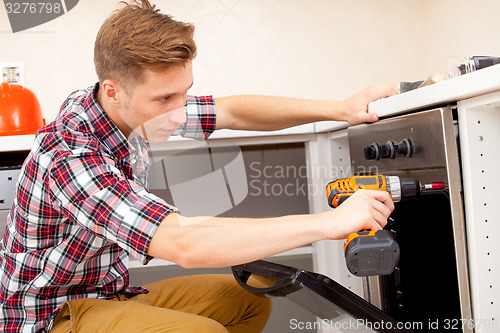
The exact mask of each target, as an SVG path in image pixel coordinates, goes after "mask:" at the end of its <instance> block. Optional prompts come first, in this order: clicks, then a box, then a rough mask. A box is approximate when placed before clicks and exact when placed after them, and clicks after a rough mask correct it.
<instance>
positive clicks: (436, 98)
mask: <svg viewBox="0 0 500 333" xmlns="http://www.w3.org/2000/svg"><path fill="white" fill-rule="evenodd" d="M499 90H500V65H495V66H491V67H488V68H484V69H481V70H478V71H476V72H473V73H469V74H465V75H462V76H459V77H456V78H453V79H449V80H445V81H442V82H439V83H435V84H433V85H430V86H426V87H423V88H418V89H415V90H411V91H408V92H405V93H402V94H399V95H396V96H392V97H389V98H384V99H380V100H378V101H375V102H373V103H370V104H369V105H368V111H369V112H374V113H376V114H378V115H379V116H380V117H386V116H393V115H398V114H403V113H408V112H411V111H415V110H421V109H425V108H430V107H433V106H437V105H443V104H447V103H450V102H456V101H460V100H464V99H468V98H471V97H475V96H479V95H484V94H487V93H490V92H495V91H499ZM315 125H316V132H317V133H319V132H329V131H333V130H338V129H341V128H345V127H347V123H345V122H335V121H329V122H322V123H316V124H315Z"/></svg>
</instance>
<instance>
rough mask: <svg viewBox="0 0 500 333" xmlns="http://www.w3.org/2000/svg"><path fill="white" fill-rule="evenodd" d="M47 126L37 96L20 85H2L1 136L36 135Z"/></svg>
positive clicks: (3, 83) (5, 83) (0, 93)
mask: <svg viewBox="0 0 500 333" xmlns="http://www.w3.org/2000/svg"><path fill="white" fill-rule="evenodd" d="M43 126H45V119H44V118H43V117H42V110H41V108H40V103H39V102H38V99H37V98H36V96H35V94H34V93H33V92H32V91H31V90H29V89H27V88H25V87H23V86H20V85H18V84H9V83H8V82H2V83H1V85H0V136H6V135H26V134H34V133H36V132H37V131H38V130H39V129H40V128H41V127H43Z"/></svg>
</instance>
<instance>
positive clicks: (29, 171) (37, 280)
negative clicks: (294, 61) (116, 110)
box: [0, 85, 215, 332]
mask: <svg viewBox="0 0 500 333" xmlns="http://www.w3.org/2000/svg"><path fill="white" fill-rule="evenodd" d="M98 89H99V87H98V85H96V86H95V88H94V89H92V87H91V88H88V89H86V90H79V91H76V92H74V93H72V94H71V95H70V96H69V97H68V99H67V100H66V101H65V102H64V104H63V106H62V107H61V111H60V113H59V115H58V118H57V119H56V121H54V122H53V123H51V124H49V125H47V126H46V127H44V128H42V129H41V130H40V131H39V132H38V133H37V135H36V139H35V143H34V147H33V149H32V150H31V152H30V154H29V156H28V158H27V159H26V161H25V163H24V165H23V167H22V170H21V175H20V177H19V181H18V184H17V188H16V198H15V200H14V204H13V207H12V210H11V212H10V215H9V220H8V221H7V228H6V232H5V236H4V239H3V240H2V241H1V242H0V302H1V304H0V314H1V318H0V331H1V332H21V331H22V332H41V331H44V330H45V331H48V330H50V328H51V326H52V322H53V319H54V317H55V314H56V313H57V311H58V309H59V308H60V307H61V305H62V304H63V303H64V302H66V301H69V300H72V299H77V298H100V299H109V298H113V297H115V296H117V295H120V294H124V293H132V294H137V293H147V290H146V289H144V288H140V287H133V286H130V285H129V274H128V258H129V254H130V255H132V256H133V257H134V258H136V259H138V260H139V261H140V262H142V263H143V264H147V262H148V261H149V260H150V259H151V258H150V257H149V256H148V255H147V251H148V247H149V243H150V241H151V238H152V237H153V234H154V233H155V231H156V228H157V227H158V226H159V224H160V222H161V221H163V219H164V218H165V217H166V216H167V215H168V214H169V213H171V212H173V211H177V209H176V208H175V207H173V206H171V205H169V204H167V203H166V202H165V201H163V200H162V199H160V198H158V197H156V196H155V195H153V194H151V193H149V192H148V191H147V190H146V189H145V188H147V184H146V179H147V169H148V153H147V149H146V148H147V143H146V142H145V140H144V139H142V138H141V137H136V138H134V139H131V140H127V139H126V138H125V137H124V135H123V134H122V133H121V132H120V131H119V129H118V128H117V127H116V125H115V124H114V123H113V122H112V121H111V119H110V118H109V117H108V116H107V114H106V113H105V112H104V111H103V110H102V108H101V107H100V106H99V104H98V103H97V102H96V100H95V92H96V91H97V90H98ZM185 109H186V113H187V119H188V120H187V122H186V124H184V125H183V126H181V127H180V128H179V130H178V133H179V134H182V135H183V136H185V137H192V138H197V139H203V138H207V137H208V136H209V135H210V134H211V133H212V132H213V130H214V128H215V108H214V103H213V99H212V98H211V97H192V96H189V97H188V101H187V103H186V107H185Z"/></svg>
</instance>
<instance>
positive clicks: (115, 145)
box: [84, 83, 146, 159]
mask: <svg viewBox="0 0 500 333" xmlns="http://www.w3.org/2000/svg"><path fill="white" fill-rule="evenodd" d="M98 91H99V83H96V84H95V85H94V87H93V89H91V90H90V91H89V93H88V94H87V96H86V98H85V101H84V108H85V110H87V113H88V115H89V118H90V122H91V123H92V126H93V128H94V133H95V135H97V136H98V137H99V139H100V140H101V142H103V143H104V145H105V146H106V147H108V149H110V150H111V152H112V154H113V155H114V156H116V157H118V158H119V159H125V158H127V157H129V155H130V153H131V151H135V150H136V147H138V146H140V147H144V148H145V147H146V140H144V139H143V138H142V137H134V138H133V139H131V140H130V141H129V140H127V138H126V137H125V136H124V135H123V133H122V132H121V131H120V129H119V128H118V126H116V124H115V123H114V122H113V120H112V119H111V118H110V117H109V116H108V114H107V113H106V112H105V111H104V110H103V108H102V107H101V105H100V104H99V103H98V102H97V99H96V96H97V92H98ZM135 140H137V141H138V142H137V143H135V142H134V143H133V144H131V141H135Z"/></svg>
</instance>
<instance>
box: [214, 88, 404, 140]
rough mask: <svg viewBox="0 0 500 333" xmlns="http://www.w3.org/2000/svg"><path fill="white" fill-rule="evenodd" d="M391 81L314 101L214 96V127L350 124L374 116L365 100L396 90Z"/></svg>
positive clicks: (281, 127) (374, 117)
mask: <svg viewBox="0 0 500 333" xmlns="http://www.w3.org/2000/svg"><path fill="white" fill-rule="evenodd" d="M397 93H398V92H397V89H396V88H395V87H394V85H392V84H382V85H378V86H373V87H368V88H366V89H364V90H362V91H360V92H358V93H356V94H355V95H353V96H351V97H349V98H347V99H345V100H341V101H315V100H303V99H296V98H286V97H274V96H229V97H222V98H216V99H214V101H215V108H216V110H217V124H216V129H223V128H226V129H236V130H238V129H243V130H256V131H272V130H279V129H283V128H287V127H291V126H296V125H301V124H306V123H311V122H316V121H323V120H339V121H347V122H349V123H351V124H359V123H364V122H373V121H376V120H378V116H377V115H376V114H374V113H368V103H370V102H372V101H375V100H377V99H379V98H384V97H389V96H392V95H395V94H397Z"/></svg>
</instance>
